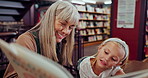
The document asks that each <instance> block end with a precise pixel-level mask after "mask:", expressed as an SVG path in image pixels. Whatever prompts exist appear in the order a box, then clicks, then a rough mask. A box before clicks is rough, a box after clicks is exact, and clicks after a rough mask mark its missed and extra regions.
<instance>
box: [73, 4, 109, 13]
mask: <svg viewBox="0 0 148 78" xmlns="http://www.w3.org/2000/svg"><path fill="white" fill-rule="evenodd" d="M75 6H76V7H77V9H78V10H79V11H88V12H98V13H106V14H110V8H99V7H95V6H92V5H75Z"/></svg>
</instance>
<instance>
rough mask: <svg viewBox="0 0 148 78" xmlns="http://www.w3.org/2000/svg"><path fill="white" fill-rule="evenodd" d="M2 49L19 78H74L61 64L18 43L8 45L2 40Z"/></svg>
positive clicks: (0, 43)
mask: <svg viewBox="0 0 148 78" xmlns="http://www.w3.org/2000/svg"><path fill="white" fill-rule="evenodd" d="M0 49H1V50H2V52H4V54H5V55H6V57H7V58H8V60H9V62H10V64H11V65H12V66H13V68H14V69H15V71H16V72H17V73H18V76H19V78H73V76H72V75H71V74H70V73H69V72H68V71H67V70H66V69H65V68H64V67H63V66H61V65H60V64H58V63H56V62H54V61H52V60H50V59H48V58H46V57H44V56H42V55H39V54H37V53H35V52H32V51H30V50H29V49H27V48H25V47H22V46H20V45H18V44H16V43H7V42H5V41H4V40H1V39H0Z"/></svg>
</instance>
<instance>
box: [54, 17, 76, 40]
mask: <svg viewBox="0 0 148 78" xmlns="http://www.w3.org/2000/svg"><path fill="white" fill-rule="evenodd" d="M74 27H75V25H74V24H71V23H69V22H68V21H63V20H59V19H56V20H55V36H56V41H57V42H61V41H62V39H64V38H65V37H66V36H68V35H69V34H70V33H71V31H72V29H73V28H74Z"/></svg>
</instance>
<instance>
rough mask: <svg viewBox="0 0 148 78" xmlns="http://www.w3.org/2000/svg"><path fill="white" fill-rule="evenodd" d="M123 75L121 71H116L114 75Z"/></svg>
mask: <svg viewBox="0 0 148 78" xmlns="http://www.w3.org/2000/svg"><path fill="white" fill-rule="evenodd" d="M124 74H125V73H124V71H123V70H122V69H121V70H119V71H117V72H116V74H115V75H124Z"/></svg>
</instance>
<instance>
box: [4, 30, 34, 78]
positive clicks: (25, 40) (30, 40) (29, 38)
mask: <svg viewBox="0 0 148 78" xmlns="http://www.w3.org/2000/svg"><path fill="white" fill-rule="evenodd" d="M16 43H18V44H20V45H22V46H24V47H27V48H28V49H30V50H31V51H34V52H37V46H36V41H35V39H34V36H33V35H32V34H31V33H30V32H25V33H23V34H21V35H20V36H19V37H18V38H17V40H16ZM14 76H17V74H16V72H15V71H14V69H13V67H12V66H11V64H9V65H8V66H7V69H6V71H5V74H4V78H11V77H12V78H16V77H14Z"/></svg>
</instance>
